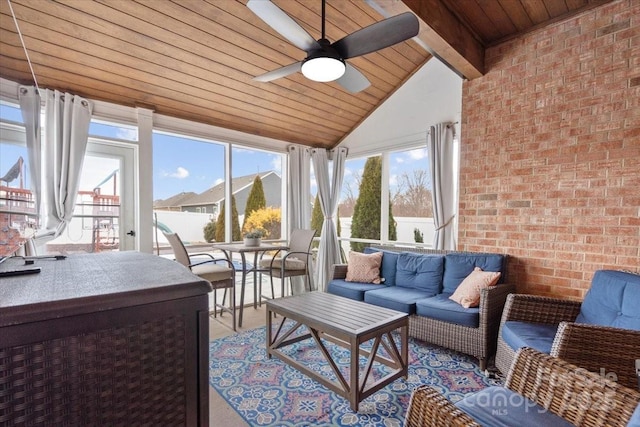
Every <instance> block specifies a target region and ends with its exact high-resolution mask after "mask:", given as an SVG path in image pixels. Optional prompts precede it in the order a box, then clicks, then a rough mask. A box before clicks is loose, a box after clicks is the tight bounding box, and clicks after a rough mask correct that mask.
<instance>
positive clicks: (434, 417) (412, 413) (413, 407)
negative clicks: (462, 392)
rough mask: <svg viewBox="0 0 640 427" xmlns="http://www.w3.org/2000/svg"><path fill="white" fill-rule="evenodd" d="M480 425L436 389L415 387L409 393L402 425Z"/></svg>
mask: <svg viewBox="0 0 640 427" xmlns="http://www.w3.org/2000/svg"><path fill="white" fill-rule="evenodd" d="M427 426H430V427H440V426H455V427H458V426H474V427H475V426H478V427H479V426H480V424H478V423H476V422H475V421H473V419H472V418H471V417H469V416H468V415H467V414H466V413H464V412H463V411H462V410H460V409H458V408H457V407H456V406H455V405H453V404H452V403H451V402H449V400H448V399H447V398H446V397H444V396H443V395H442V394H440V393H439V392H438V391H437V390H436V389H434V388H431V387H429V386H420V387H418V388H416V389H415V390H414V391H413V393H412V395H411V402H409V409H408V410H407V416H406V417H405V420H404V427H427Z"/></svg>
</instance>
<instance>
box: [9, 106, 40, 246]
mask: <svg viewBox="0 0 640 427" xmlns="http://www.w3.org/2000/svg"><path fill="white" fill-rule="evenodd" d="M22 123H23V121H22V114H21V112H20V108H19V107H18V106H16V105H12V104H6V103H0V227H2V228H3V229H4V228H5V227H7V226H8V227H11V228H12V229H15V230H18V232H19V234H20V236H22V238H25V237H29V236H31V235H33V233H35V230H36V228H37V215H36V212H35V201H34V198H33V195H32V194H31V189H30V187H31V182H30V177H29V161H28V156H27V146H26V142H25V130H24V125H23V124H22Z"/></svg>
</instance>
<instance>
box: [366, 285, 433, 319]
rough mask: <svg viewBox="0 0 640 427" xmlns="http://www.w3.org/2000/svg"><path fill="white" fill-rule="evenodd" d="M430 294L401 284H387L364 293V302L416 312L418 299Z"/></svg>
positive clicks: (411, 312)
mask: <svg viewBox="0 0 640 427" xmlns="http://www.w3.org/2000/svg"><path fill="white" fill-rule="evenodd" d="M428 296H430V294H429V293H428V292H425V291H422V290H419V289H413V288H403V287H401V286H387V287H385V288H384V289H374V290H371V291H367V292H365V294H364V302H368V303H369V304H374V305H377V306H380V307H386V308H390V309H392V310H397V311H402V312H403V313H408V314H414V313H415V312H416V301H418V300H421V299H423V298H426V297H428Z"/></svg>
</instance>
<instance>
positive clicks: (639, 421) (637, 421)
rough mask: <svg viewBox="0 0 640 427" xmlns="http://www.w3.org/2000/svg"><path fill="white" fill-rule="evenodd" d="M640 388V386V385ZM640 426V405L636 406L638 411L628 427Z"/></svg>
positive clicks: (634, 412) (634, 413)
mask: <svg viewBox="0 0 640 427" xmlns="http://www.w3.org/2000/svg"><path fill="white" fill-rule="evenodd" d="M639 386H640V384H639ZM639 426H640V403H639V404H638V406H636V410H635V411H633V414H631V418H630V419H629V423H628V424H627V427H639Z"/></svg>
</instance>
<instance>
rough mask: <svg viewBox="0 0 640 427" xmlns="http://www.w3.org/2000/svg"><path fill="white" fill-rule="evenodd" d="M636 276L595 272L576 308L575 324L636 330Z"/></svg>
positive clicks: (639, 287) (639, 321) (639, 315)
mask: <svg viewBox="0 0 640 427" xmlns="http://www.w3.org/2000/svg"><path fill="white" fill-rule="evenodd" d="M638 306H640V275H637V274H632V273H626V272H623V271H614V270H598V271H596V272H595V274H594V275H593V279H592V280H591V288H589V290H588V291H587V295H586V296H585V298H584V301H583V302H582V305H581V306H580V314H578V317H577V318H576V322H577V323H587V324H590V325H602V326H611V327H614V328H624V329H634V330H640V310H638Z"/></svg>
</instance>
